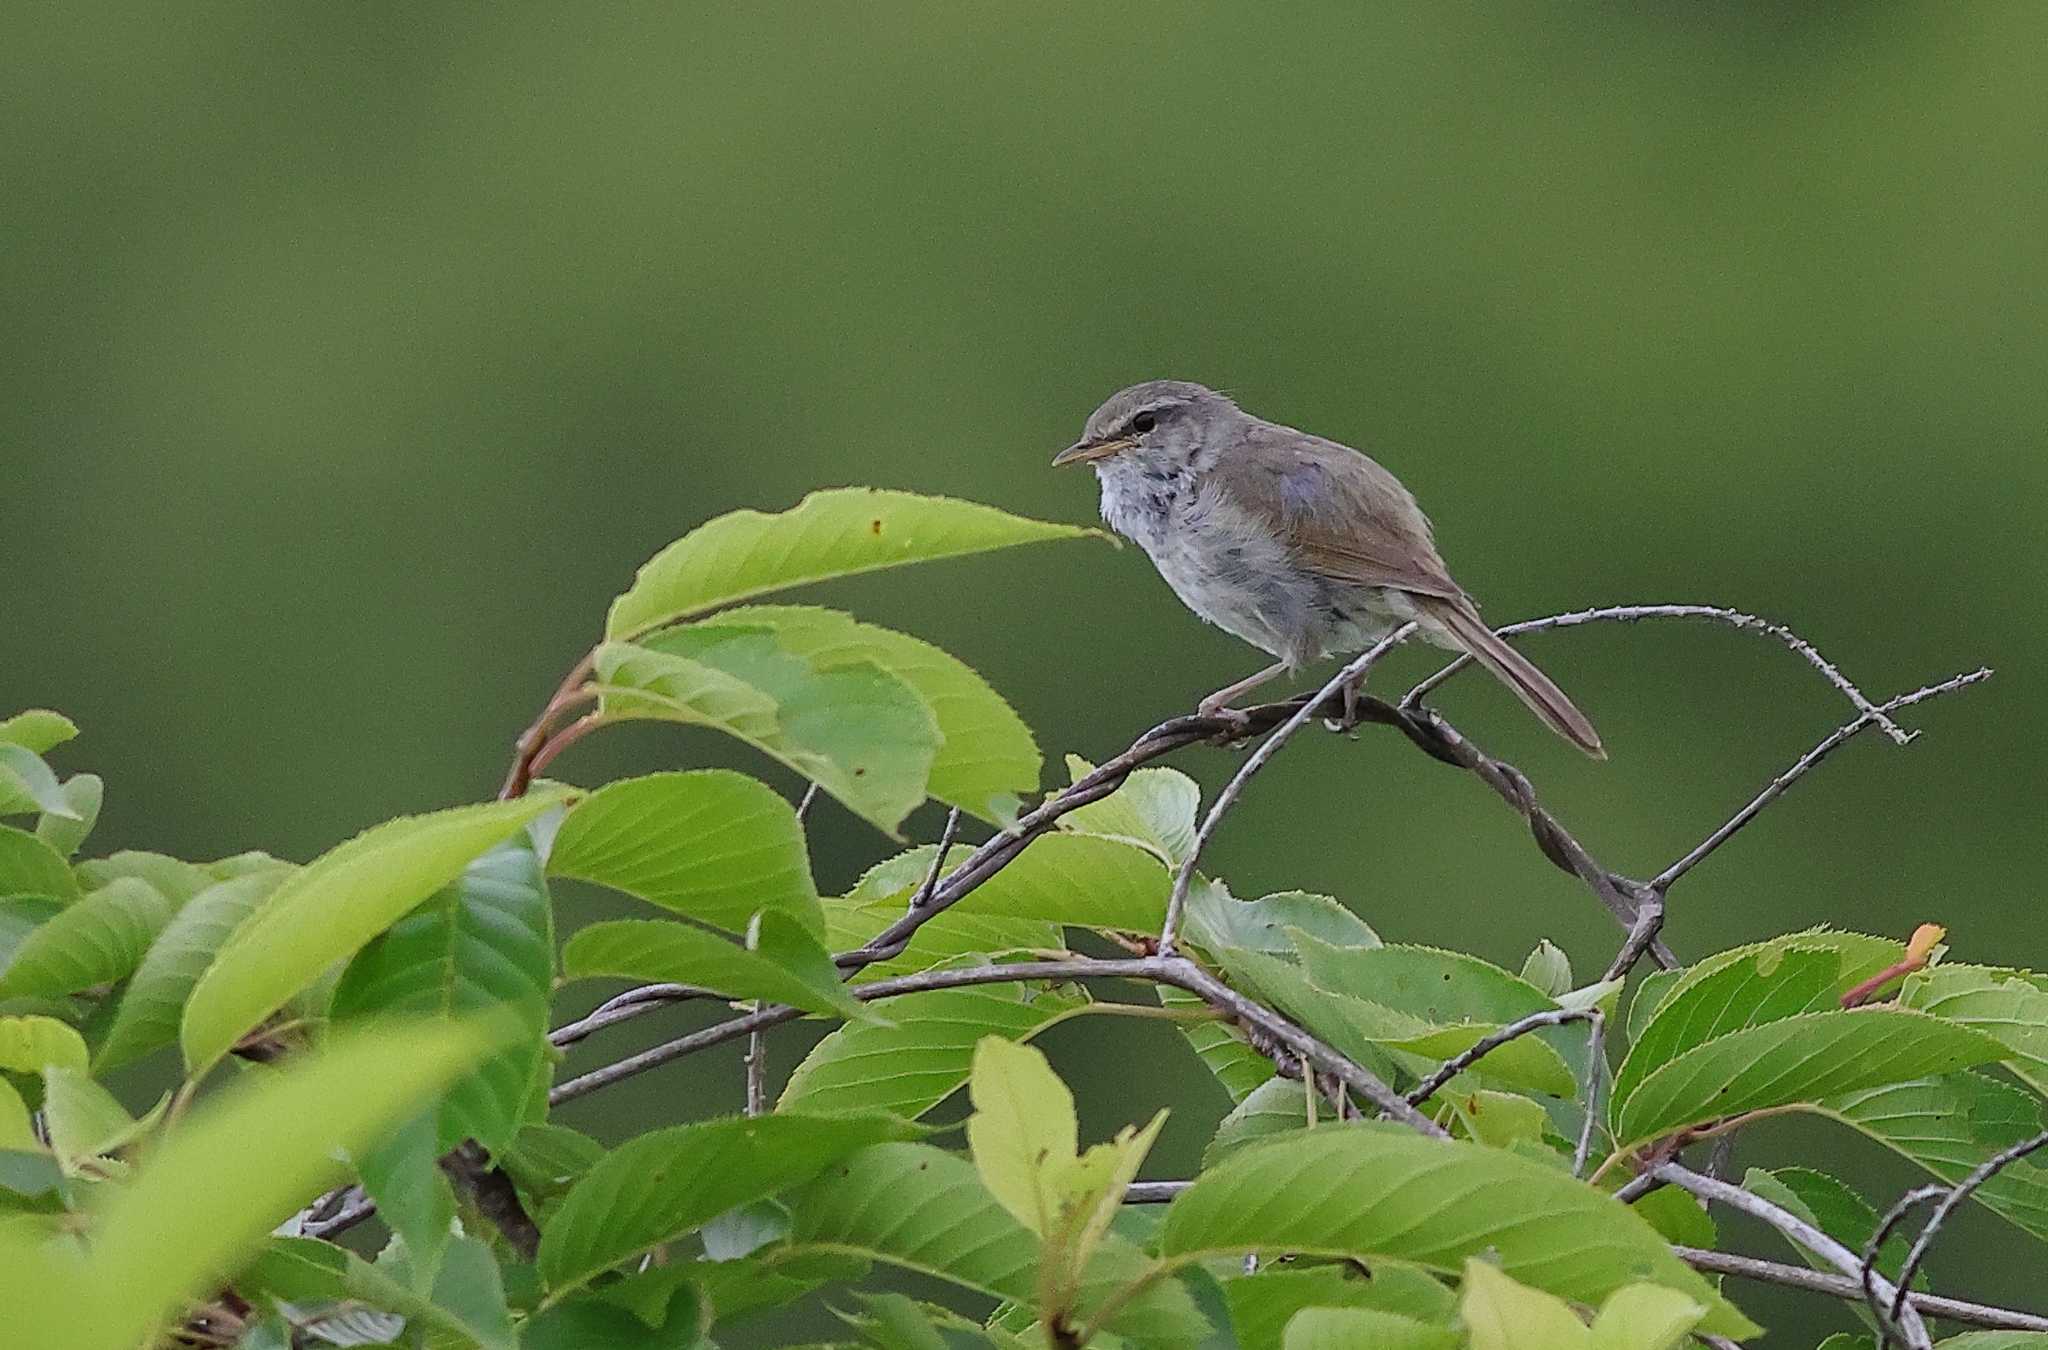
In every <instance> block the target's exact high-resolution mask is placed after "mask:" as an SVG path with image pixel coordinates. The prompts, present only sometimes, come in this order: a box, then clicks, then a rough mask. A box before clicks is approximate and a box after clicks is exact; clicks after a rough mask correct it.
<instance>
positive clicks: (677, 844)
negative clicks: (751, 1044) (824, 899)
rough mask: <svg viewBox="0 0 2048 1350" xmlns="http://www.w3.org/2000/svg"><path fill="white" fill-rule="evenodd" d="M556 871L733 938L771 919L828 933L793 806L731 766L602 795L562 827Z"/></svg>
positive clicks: (631, 783)
mask: <svg viewBox="0 0 2048 1350" xmlns="http://www.w3.org/2000/svg"><path fill="white" fill-rule="evenodd" d="M548 874H549V875H550V876H557V877H574V878H576V879H577V880H579V881H592V882H596V883H597V884H598V885H600V886H609V887H611V888H612V889H613V890H618V891H624V892H625V893H626V894H628V895H633V896H638V897H639V898H640V899H642V900H645V901H647V902H648V903H649V904H653V905H659V906H661V907H662V908H663V909H667V910H673V911H674V912H676V913H678V914H683V915H687V916H688V917H690V918H692V919H695V920H697V921H699V922H700V923H708V924H711V925H713V926H715V927H718V928H723V929H726V930H727V931H729V932H733V933H742V932H745V931H746V927H747V921H748V920H749V919H750V918H752V917H753V916H754V915H755V914H757V913H762V914H765V913H772V912H780V913H783V914H787V915H788V916H789V917H790V918H792V919H794V920H796V922H797V923H798V924H800V925H802V926H803V927H804V928H805V929H807V930H808V931H810V932H813V933H818V934H821V935H822V933H823V931H824V921H823V919H822V918H821V917H820V914H819V909H818V890H817V887H816V886H815V885H814V884H813V883H812V881H811V863H810V855H809V853H808V852H807V851H806V849H805V847H804V831H803V825H802V823H801V822H799V821H798V820H797V818H796V810H795V808H793V807H792V806H790V804H789V803H788V802H786V801H784V800H783V799H782V798H781V797H779V796H777V795H776V793H775V791H774V790H773V789H772V788H770V787H769V786H768V785H767V784H766V783H763V782H761V781H760V780H758V779H754V778H749V777H747V776H746V775H745V774H741V773H733V772H731V771H730V770H726V769H699V770H693V771H690V772H687V773H656V774H648V775H647V776H646V777H644V778H627V779H623V780H621V781H619V782H616V783H612V784H610V785H608V786H606V787H602V788H599V789H598V790H597V791H596V792H593V793H591V794H590V795H589V796H588V797H586V798H584V799H583V800H582V801H581V802H578V803H577V804H576V807H575V809H574V810H572V811H570V812H569V814H568V816H567V817H566V818H565V819H564V820H563V821H562V828H561V830H560V831H559V832H558V833H557V834H556V835H555V843H554V848H553V849H552V851H550V853H549V854H548Z"/></svg>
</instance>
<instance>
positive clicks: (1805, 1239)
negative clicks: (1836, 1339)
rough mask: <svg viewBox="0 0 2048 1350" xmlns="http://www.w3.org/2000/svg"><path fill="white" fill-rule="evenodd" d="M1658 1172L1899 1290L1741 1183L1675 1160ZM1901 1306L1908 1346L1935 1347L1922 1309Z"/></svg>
mask: <svg viewBox="0 0 2048 1350" xmlns="http://www.w3.org/2000/svg"><path fill="white" fill-rule="evenodd" d="M1656 1173H1657V1176H1658V1177H1659V1178H1660V1179H1661V1180H1663V1181H1666V1182H1669V1183H1670V1184H1671V1185H1673V1186H1678V1187H1681V1188H1683V1189H1685V1190H1687V1191H1690V1192H1692V1193H1693V1194H1694V1195H1696V1196H1698V1197H1699V1198H1700V1199H1702V1200H1706V1201H1709V1202H1712V1203H1718V1204H1723V1205H1726V1206H1728V1207H1729V1208H1730V1209H1737V1210H1741V1211H1742V1212H1743V1213H1744V1214H1747V1215H1749V1216H1750V1217H1751V1218H1753V1219H1760V1220H1762V1221H1763V1222H1764V1223H1767V1224H1769V1225H1770V1226H1771V1227H1773V1228H1775V1229H1777V1230H1778V1231H1779V1232H1780V1233H1783V1234H1784V1235H1785V1236H1786V1237H1788V1238H1790V1239H1792V1241H1794V1242H1796V1243H1798V1244H1799V1245H1800V1246H1802V1247H1804V1248H1806V1249H1807V1250H1808V1251H1810V1252H1812V1253H1813V1254H1814V1255H1815V1256H1818V1257H1819V1258H1820V1259H1821V1260H1823V1261H1825V1262H1827V1263H1828V1264H1829V1265H1831V1266H1833V1267H1834V1268H1835V1269H1836V1270H1839V1271H1841V1272H1842V1273H1843V1274H1844V1275H1847V1276H1849V1277H1851V1279H1852V1280H1861V1281H1864V1282H1866V1283H1868V1284H1869V1285H1871V1286H1873V1287H1875V1288H1876V1289H1877V1290H1878V1291H1879V1294H1880V1296H1881V1297H1883V1298H1886V1299H1890V1298H1891V1297H1892V1296H1893V1295H1894V1294H1895V1293H1896V1292H1897V1291H1896V1290H1895V1289H1894V1288H1893V1287H1892V1286H1891V1285H1890V1284H1889V1283H1887V1282H1886V1281H1885V1279H1884V1277H1883V1276H1881V1275H1878V1274H1877V1273H1876V1272H1874V1271H1872V1270H1870V1268H1869V1267H1868V1266H1867V1265H1866V1264H1865V1263H1864V1262H1863V1260H1862V1259H1861V1258H1860V1257H1858V1256H1857V1255H1856V1253H1854V1252H1852V1251H1850V1250H1849V1249H1848V1248H1847V1247H1844V1246H1843V1245H1842V1244H1841V1243H1839V1242H1837V1241H1835V1240H1834V1239H1833V1238H1831V1237H1829V1236H1828V1235H1827V1234H1826V1233H1823V1232H1822V1231H1821V1230H1820V1229H1818V1228H1816V1227H1814V1226H1813V1225H1812V1224H1810V1223H1808V1222H1807V1221H1806V1220H1804V1219H1802V1218H1800V1217H1799V1216H1798V1215H1797V1214H1794V1213H1792V1212H1791V1211H1790V1210H1788V1209H1785V1208H1783V1207H1781V1206H1778V1205H1774V1204H1772V1203H1771V1202H1770V1201H1768V1200H1766V1199H1764V1198H1763V1197H1762V1196H1760V1195H1758V1194H1756V1193H1755V1192H1754V1191H1746V1190H1744V1189H1742V1187H1740V1186H1733V1185H1730V1184H1729V1183H1728V1182H1725V1181H1716V1180H1715V1179H1714V1178H1713V1177H1708V1176H1702V1175H1700V1174H1699V1173H1698V1172H1695V1171H1693V1170H1692V1169H1691V1168H1688V1167H1682V1166H1680V1165H1679V1164H1677V1163H1675V1162H1667V1163H1663V1164H1660V1165H1659V1166H1658V1167H1657V1168H1656ZM1898 1307H1899V1314H1898V1323H1897V1325H1898V1329H1899V1332H1900V1333H1901V1334H1902V1335H1903V1337H1904V1343H1905V1345H1906V1347H1907V1350H1932V1346H1933V1341H1932V1340H1931V1339H1930V1338H1929V1337H1928V1335H1927V1327H1926V1324H1925V1323H1923V1322H1922V1321H1921V1320H1920V1314H1919V1312H1918V1311H1916V1310H1915V1309H1914V1307H1913V1305H1912V1304H1911V1302H1910V1301H1905V1300H1901V1301H1900V1302H1899V1304H1898ZM1879 1324H1880V1326H1883V1325H1886V1324H1887V1322H1886V1319H1882V1318H1880V1319H1879Z"/></svg>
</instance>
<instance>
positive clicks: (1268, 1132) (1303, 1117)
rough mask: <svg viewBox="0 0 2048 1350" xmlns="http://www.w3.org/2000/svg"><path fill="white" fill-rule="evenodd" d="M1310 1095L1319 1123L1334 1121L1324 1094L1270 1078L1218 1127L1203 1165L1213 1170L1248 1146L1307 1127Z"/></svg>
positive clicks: (1291, 1081) (1280, 1079) (1255, 1089)
mask: <svg viewBox="0 0 2048 1350" xmlns="http://www.w3.org/2000/svg"><path fill="white" fill-rule="evenodd" d="M1311 1095H1313V1098H1314V1100H1315V1104H1316V1121H1317V1123H1318V1124H1320V1123H1322V1122H1324V1121H1331V1120H1335V1119H1336V1116H1335V1114H1334V1113H1333V1112H1332V1110H1331V1109H1330V1104H1329V1102H1328V1101H1326V1100H1325V1099H1324V1097H1323V1094H1322V1093H1320V1092H1317V1093H1314V1094H1311V1093H1310V1092H1309V1091H1308V1089H1306V1088H1304V1087H1303V1086H1302V1084H1301V1083H1300V1082H1299V1081H1298V1080H1296V1079H1292V1078H1268V1079H1267V1080H1266V1081H1265V1082H1263V1083H1261V1084H1259V1085H1258V1086H1257V1087H1255V1088H1253V1089H1252V1090H1251V1092H1250V1093H1249V1094H1247V1095H1246V1096H1245V1098H1244V1100H1243V1101H1241V1102H1239V1103H1238V1104H1237V1105H1236V1106H1235V1107H1234V1108H1232V1110H1231V1112H1230V1114H1229V1115H1227V1116H1225V1117H1224V1118H1223V1119H1222V1121H1221V1122H1220V1123H1218V1124H1217V1126H1216V1134H1215V1137H1214V1138H1212V1139H1210V1140H1209V1146H1208V1147H1207V1148H1206V1149H1204V1150H1202V1166H1203V1167H1204V1168H1209V1167H1214V1166H1216V1164H1218V1163H1220V1162H1222V1161H1223V1160H1224V1159H1225V1158H1227V1157H1229V1156H1230V1155H1231V1154H1233V1153H1235V1152H1237V1151H1238V1150H1239V1149H1241V1148H1243V1147H1244V1146H1245V1145H1247V1144H1256V1143H1258V1142H1259V1141H1260V1140H1262V1139H1270V1138H1272V1137H1273V1136H1274V1135H1276V1134H1287V1133H1289V1132H1292V1131H1298V1130H1301V1129H1304V1128H1306V1126H1307V1122H1308V1103H1309V1100H1310V1097H1311Z"/></svg>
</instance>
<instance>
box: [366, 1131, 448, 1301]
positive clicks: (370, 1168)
mask: <svg viewBox="0 0 2048 1350" xmlns="http://www.w3.org/2000/svg"><path fill="white" fill-rule="evenodd" d="M440 1157H441V1147H440V1143H439V1141H438V1140H437V1139H436V1137H435V1129H434V1113H433V1112H432V1111H423V1112H421V1113H420V1114H419V1115H416V1116H414V1117H413V1118H412V1119H411V1120H409V1121H407V1122H406V1123H405V1124H404V1125H402V1126H400V1127H399V1129H398V1130H397V1131H396V1132H395V1133H393V1134H392V1135H391V1136H390V1137H389V1138H387V1139H385V1140H384V1141H383V1142H382V1143H380V1144H378V1145H376V1146H375V1147H374V1148H370V1149H366V1150H364V1152H363V1153H362V1155H361V1157H360V1159H359V1160H358V1163H357V1167H356V1174H357V1176H359V1177H360V1178H361V1179H362V1183H363V1190H364V1192H365V1193H366V1194H367V1195H368V1196H369V1197H370V1199H372V1200H374V1201H376V1203H377V1214H378V1216H379V1217H380V1218H382V1219H383V1220H384V1222H385V1223H387V1224H389V1225H390V1227H391V1231H392V1232H394V1233H396V1234H397V1235H398V1236H399V1237H400V1238H401V1239H403V1240H404V1242H405V1251H406V1256H407V1257H408V1268H409V1269H410V1271H411V1272H412V1275H413V1281H414V1283H413V1288H414V1289H416V1290H419V1291H420V1292H425V1291H426V1290H428V1289H431V1288H432V1287H433V1280H434V1276H435V1275H436V1274H437V1273H438V1272H439V1271H440V1269H441V1258H442V1256H443V1255H444V1254H445V1253H446V1251H447V1249H448V1240H449V1238H450V1237H451V1236H453V1233H452V1230H451V1225H452V1224H453V1223H454V1221H455V1191H454V1189H453V1188H452V1187H451V1186H449V1184H448V1178H447V1177H445V1176H443V1175H442V1173H441V1163H440Z"/></svg>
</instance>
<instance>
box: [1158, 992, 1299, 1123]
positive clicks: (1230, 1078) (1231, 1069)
mask: <svg viewBox="0 0 2048 1350" xmlns="http://www.w3.org/2000/svg"><path fill="white" fill-rule="evenodd" d="M1157 993H1158V995H1159V1006H1161V1007H1162V1008H1166V1009H1169V1010H1171V1011H1174V1012H1198V1011H1200V1010H1202V1009H1204V1008H1206V1007H1208V1004H1206V1003H1204V1002H1203V1001H1202V999H1201V998H1199V997H1198V996H1196V995H1194V994H1190V993H1187V992H1186V991H1184V990H1180V989H1175V988H1173V987H1171V986H1170V985H1163V984H1162V985H1160V986H1159V987H1158V990H1157ZM1174 1025H1175V1027H1176V1028H1177V1029H1178V1030H1179V1031H1180V1034H1181V1037H1182V1039H1184V1040H1186V1041H1187V1043H1188V1046H1189V1047H1190V1048H1191V1049H1193V1050H1194V1052H1195V1056H1196V1058H1198V1059H1200V1060H1201V1061H1202V1067H1203V1068H1205V1069H1207V1070H1208V1071H1209V1072H1210V1073H1211V1074H1213V1075H1215V1078H1216V1081H1217V1082H1218V1083H1220V1084H1221V1085H1222V1087H1223V1090H1224V1091H1225V1092H1227V1093H1229V1094H1230V1100H1231V1101H1233V1102H1236V1103H1238V1104H1240V1105H1242V1104H1243V1102H1244V1100H1245V1098H1247V1097H1249V1096H1250V1095H1251V1094H1252V1093H1253V1092H1254V1091H1256V1090H1257V1088H1258V1087H1259V1085H1260V1084H1261V1083H1265V1082H1268V1081H1270V1080H1271V1079H1272V1077H1273V1076H1274V1069H1273V1061H1272V1060H1270V1059H1267V1058H1266V1057H1265V1056H1264V1055H1262V1054H1260V1053H1259V1052H1258V1051H1256V1050H1254V1049H1252V1048H1251V1046H1249V1045H1247V1044H1245V1041H1244V1037H1243V1036H1241V1035H1240V1034H1238V1033H1237V1032H1235V1031H1233V1030H1231V1028H1230V1026H1229V1025H1228V1024H1227V1023H1224V1022H1222V1021H1217V1020H1211V1019H1204V1020H1201V1021H1187V1022H1176V1023H1175V1024H1174Z"/></svg>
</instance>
